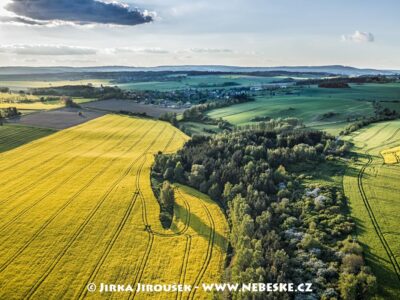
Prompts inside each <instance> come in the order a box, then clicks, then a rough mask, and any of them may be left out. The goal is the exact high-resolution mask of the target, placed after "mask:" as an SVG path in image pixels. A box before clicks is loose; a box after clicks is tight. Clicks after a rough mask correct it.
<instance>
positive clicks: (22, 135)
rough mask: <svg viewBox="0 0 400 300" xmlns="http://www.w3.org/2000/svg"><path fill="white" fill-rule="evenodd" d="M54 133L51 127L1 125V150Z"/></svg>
mask: <svg viewBox="0 0 400 300" xmlns="http://www.w3.org/2000/svg"><path fill="white" fill-rule="evenodd" d="M52 133H54V131H53V130H51V129H43V128H36V127H29V126H21V125H8V124H4V125H3V126H0V152H4V151H8V150H11V149H14V148H16V147H19V146H21V145H24V144H26V143H29V142H31V141H34V140H36V139H39V138H42V137H45V136H47V135H49V134H52Z"/></svg>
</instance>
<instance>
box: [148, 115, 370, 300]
mask: <svg viewBox="0 0 400 300" xmlns="http://www.w3.org/2000/svg"><path fill="white" fill-rule="evenodd" d="M349 147H350V145H349V144H348V143H347V142H344V141H341V140H340V139H336V138H334V137H333V136H330V135H328V134H327V133H324V132H322V131H317V130H312V129H309V128H306V127H305V126H304V125H303V124H302V122H301V121H300V120H298V119H296V118H286V119H272V120H269V121H268V122H261V123H259V124H255V125H249V126H246V127H241V128H240V127H235V128H234V129H233V130H232V131H224V132H222V133H219V134H216V135H212V136H211V137H206V136H193V137H192V139H191V140H190V141H188V142H187V143H186V144H185V146H184V147H183V148H182V149H181V150H180V151H178V152H177V153H175V154H168V155H165V154H163V153H161V152H160V153H158V155H157V156H156V158H155V164H154V166H153V168H152V176H153V178H157V179H158V180H160V181H161V182H164V183H163V184H162V187H161V192H160V194H164V195H165V194H166V193H167V194H169V195H170V196H169V197H167V198H168V199H169V204H168V205H171V204H170V201H171V199H172V200H173V195H171V187H170V184H169V183H170V182H171V183H172V184H173V183H174V182H177V183H182V184H186V185H189V186H191V187H193V188H196V189H198V190H199V191H201V192H203V193H205V194H208V195H209V196H210V197H211V198H212V199H213V200H215V201H217V202H218V203H219V205H220V206H221V207H222V208H223V210H224V212H225V214H226V216H227V218H228V222H229V225H230V229H231V234H230V239H229V242H230V253H229V255H228V260H227V262H226V265H227V268H226V272H225V275H224V276H225V278H224V280H225V281H226V282H237V283H242V284H243V283H249V282H272V283H273V282H293V283H295V284H300V283H304V282H310V283H312V289H313V292H312V293H311V294H310V293H304V294H301V293H295V294H292V295H290V294H287V293H282V294H279V293H275V294H267V295H265V294H249V293H242V292H235V293H233V294H232V295H228V296H227V297H231V298H232V299H337V298H342V299H368V298H370V297H371V296H372V295H373V294H374V293H375V291H376V288H377V284H376V278H375V276H374V275H373V274H372V272H371V271H370V269H369V267H367V266H366V265H365V262H364V257H363V252H362V248H361V246H360V245H359V243H358V242H357V241H356V239H355V238H354V237H353V233H354V229H355V222H354V221H353V220H352V219H351V217H350V216H349V213H348V207H347V201H346V197H345V196H344V194H343V192H342V190H341V189H340V188H338V187H334V186H323V185H316V184H310V183H306V182H305V180H304V178H305V177H306V174H299V173H291V172H289V171H288V167H289V166H290V165H294V164H297V163H300V162H307V163H309V164H313V165H314V166H315V167H316V168H317V167H318V165H319V164H322V163H324V162H325V161H327V160H335V159H336V158H337V157H340V156H343V155H346V153H347V151H348V150H349ZM163 188H164V189H167V190H165V191H163ZM165 199H166V197H165V196H164V197H163V200H162V201H161V206H162V207H163V206H165V203H166V201H165ZM164 212H165V210H164ZM164 217H165V215H161V216H160V218H164ZM164 221H165V220H164ZM164 223H165V222H164ZM166 223H168V222H166ZM225 296H226V295H225Z"/></svg>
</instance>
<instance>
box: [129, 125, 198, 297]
mask: <svg viewBox="0 0 400 300" xmlns="http://www.w3.org/2000/svg"><path fill="white" fill-rule="evenodd" d="M175 136H176V131H174V133H173V134H172V136H171V138H170V139H169V140H168V142H167V144H166V145H165V147H164V149H163V151H162V152H165V151H166V150H167V149H168V147H169V146H170V144H171V143H172V141H173V140H174V138H175ZM140 174H141V170H140V172H139V173H138V176H137V178H136V190H137V192H138V195H139V197H140V201H141V204H142V220H143V223H144V225H145V228H146V231H147V233H148V243H147V246H146V250H145V252H144V254H143V257H142V259H141V261H140V264H139V267H138V270H137V272H136V276H135V278H134V280H133V283H134V284H137V283H139V282H140V280H141V278H142V277H143V273H144V270H145V268H146V266H147V263H148V260H149V257H150V253H151V250H152V247H153V243H154V237H155V236H159V237H177V236H182V235H184V233H185V232H186V231H187V230H188V228H189V223H190V206H189V204H188V202H187V201H186V199H184V198H182V199H183V200H184V203H185V206H186V208H187V211H188V214H187V216H186V222H185V226H184V227H183V228H182V230H180V231H179V232H176V233H161V232H156V231H153V230H152V229H151V227H150V224H149V222H148V219H147V207H146V200H145V198H144V196H143V194H142V192H141V189H140ZM185 236H186V237H189V239H191V237H190V236H189V235H185ZM186 248H187V247H186ZM185 256H188V255H186V252H185ZM135 296H136V290H134V292H133V293H131V294H130V295H129V298H128V299H134V298H135Z"/></svg>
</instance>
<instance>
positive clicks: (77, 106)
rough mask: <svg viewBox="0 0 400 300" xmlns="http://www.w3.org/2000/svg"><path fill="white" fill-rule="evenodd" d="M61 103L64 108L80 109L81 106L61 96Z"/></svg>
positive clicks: (69, 98)
mask: <svg viewBox="0 0 400 300" xmlns="http://www.w3.org/2000/svg"><path fill="white" fill-rule="evenodd" d="M61 101H62V103H63V104H64V105H65V107H70V108H81V106H80V105H79V104H78V103H76V102H74V100H73V99H72V98H71V97H66V96H63V97H61Z"/></svg>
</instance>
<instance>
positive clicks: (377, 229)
mask: <svg viewBox="0 0 400 300" xmlns="http://www.w3.org/2000/svg"><path fill="white" fill-rule="evenodd" d="M386 126H388V125H386ZM386 126H384V127H382V128H381V129H380V130H378V131H377V133H379V132H380V131H381V130H382V129H384V128H386ZM399 131H400V128H399V129H397V130H396V131H395V132H394V133H393V134H392V135H391V136H390V137H389V138H388V139H386V141H385V142H386V143H385V144H382V145H379V146H376V147H372V148H369V149H367V150H366V151H365V155H366V156H367V157H368V161H367V163H366V164H364V165H363V166H362V168H361V169H360V171H359V172H358V175H357V185H358V190H359V192H360V195H361V199H362V200H363V203H364V206H365V208H366V210H367V213H368V217H369V219H370V221H371V223H372V225H373V227H374V230H375V232H376V234H377V236H378V238H379V240H380V243H381V245H382V246H383V248H384V250H385V252H386V254H387V256H388V258H389V261H390V264H391V265H392V267H393V270H394V272H395V274H396V276H397V279H398V280H399V281H400V266H399V263H398V262H397V259H396V256H395V255H394V253H393V251H392V249H391V248H390V245H389V243H388V242H387V240H386V238H385V236H384V234H383V232H382V230H381V228H380V225H379V223H378V221H377V219H376V217H375V214H374V211H373V209H372V207H371V205H370V202H369V200H368V197H367V195H366V193H365V190H364V185H363V176H364V173H365V170H366V169H367V168H368V167H369V166H370V165H371V164H372V162H373V158H372V156H371V155H370V154H369V152H370V151H372V150H374V149H377V148H380V147H383V146H387V145H389V144H391V143H393V142H389V141H390V140H391V139H393V138H394V137H395V136H396V135H397V133H398V132H399ZM376 135H377V134H376V133H375V134H374V135H373V136H372V137H371V138H373V137H375V136H376ZM371 138H370V139H371ZM394 142H395V141H394Z"/></svg>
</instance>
